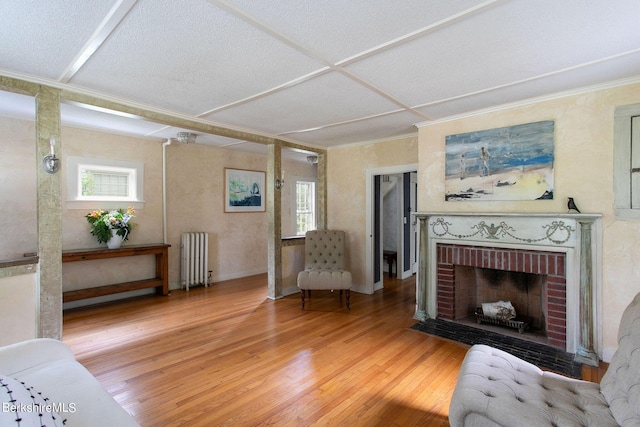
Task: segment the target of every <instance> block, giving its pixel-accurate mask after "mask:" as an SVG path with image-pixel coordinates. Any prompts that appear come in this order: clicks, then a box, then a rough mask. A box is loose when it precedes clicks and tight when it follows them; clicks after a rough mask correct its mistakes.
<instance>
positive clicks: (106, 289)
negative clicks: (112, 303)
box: [62, 278, 169, 302]
mask: <svg viewBox="0 0 640 427" xmlns="http://www.w3.org/2000/svg"><path fill="white" fill-rule="evenodd" d="M147 288H156V293H157V294H159V295H168V293H169V290H168V289H164V281H163V280H162V279H157V278H156V279H145V280H135V281H132V282H124V283H116V284H114V285H105V286H97V287H95V288H87V289H76V290H73V291H66V292H63V293H62V302H71V301H78V300H82V299H87V298H95V297H102V296H105V295H112V294H117V293H120V292H128V291H137V290H139V289H147Z"/></svg>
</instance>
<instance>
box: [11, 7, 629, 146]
mask: <svg viewBox="0 0 640 427" xmlns="http://www.w3.org/2000/svg"><path fill="white" fill-rule="evenodd" d="M0 8H1V10H2V13H1V14H0V75H5V76H8V77H15V78H19V79H24V80H29V81H35V82H40V83H45V84H50V85H52V86H55V87H60V88H66V89H69V90H73V91H77V92H80V93H87V94H91V95H95V96H99V97H105V98H107V99H109V100H114V101H120V102H125V103H129V104H132V105H136V106H142V107H145V108H147V109H150V110H153V111H158V112H162V113H166V114H172V115H176V116H178V117H190V118H193V119H196V120H198V121H203V122H209V123H211V124H214V125H217V126H224V127H229V128H233V129H237V130H242V131H248V132H251V133H255V134H259V135H264V136H274V137H279V138H283V139H287V140H291V141H295V142H299V143H302V144H308V145H310V146H316V147H333V146H339V145H345V144H354V143H359V142H365V141H375V140H383V139H389V138H394V137H400V136H403V135H409V134H415V132H416V128H415V124H416V123H424V122H429V121H436V120H443V119H446V118H450V117H456V116H461V115H464V114H469V113H471V112H475V111H481V110H486V109H489V108H495V107H497V106H500V105H504V104H507V103H513V102H522V101H524V100H527V99H531V98H537V97H543V96H550V95H552V94H555V93H558V92H566V91H572V90H578V89H580V88H584V87H592V86H594V85H601V84H605V83H607V84H611V83H612V82H618V81H628V80H634V79H637V78H638V77H640V26H639V25H638V16H640V1H637V0H590V1H584V0H561V1H559V0H535V1H526V0H511V1H491V0H490V1H479V0H402V1H391V0H351V1H349V0H274V1H257V0H209V1H206V0H181V1H175V0H137V1H136V0H118V1H116V0H56V1H51V0H32V1H28V2H27V1H19V2H17V1H11V0H0ZM0 114H2V115H7V116H12V117H24V116H30V117H33V99H32V98H29V97H24V96H19V95H16V94H11V93H8V92H0ZM62 119H63V123H65V124H69V125H75V126H83V127H90V128H96V129H108V130H111V131H115V132H120V133H125V134H132V135H142V136H147V137H152V138H158V139H159V140H160V139H164V138H169V137H174V136H175V134H176V133H177V132H178V131H181V130H186V129H177V128H175V127H169V126H162V125H158V124H154V123H151V122H146V121H143V120H139V119H135V118H131V117H123V116H113V115H110V114H107V113H105V112H100V111H95V110H91V109H87V108H85V107H84V106H82V105H77V104H73V105H72V104H65V105H63V109H62ZM198 142H199V143H205V144H211V145H216V146H226V147H229V146H232V147H233V148H241V149H247V150H252V151H260V150H261V147H260V146H259V145H258V144H254V143H246V142H243V141H237V140H233V139H230V138H224V137H220V136H215V135H204V134H200V135H199V137H198Z"/></svg>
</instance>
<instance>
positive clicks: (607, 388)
mask: <svg viewBox="0 0 640 427" xmlns="http://www.w3.org/2000/svg"><path fill="white" fill-rule="evenodd" d="M449 422H450V424H451V426H452V427H460V426H474V427H477V426H527V427H531V426H546V427H549V426H598V427H605V426H624V427H631V426H636V427H637V426H640V294H638V295H636V297H635V298H634V300H633V301H632V302H631V304H630V305H629V306H628V307H627V309H626V310H625V312H624V313H623V315H622V320H621V322H620V329H619V331H618V350H617V351H616V353H615V354H614V356H613V358H612V360H611V363H610V365H609V368H608V369H607V373H606V374H605V375H604V377H603V378H602V381H601V382H600V385H598V384H596V383H592V382H587V381H581V380H576V379H572V378H567V377H564V376H562V375H557V374H554V373H551V372H543V371H541V370H540V369H538V368H537V367H536V366H534V365H532V364H530V363H527V362H525V361H523V360H520V359H518V358H516V357H515V356H512V355H511V354H509V353H505V352H503V351H500V350H497V349H494V348H492V347H488V346H485V345H475V346H473V347H471V349H470V350H469V352H468V353H467V356H466V357H465V359H464V361H463V362H462V367H461V368H460V372H459V374H458V383H457V384H456V388H455V390H454V392H453V396H452V397H451V405H450V407H449Z"/></svg>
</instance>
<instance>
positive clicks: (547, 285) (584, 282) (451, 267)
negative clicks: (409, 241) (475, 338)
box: [414, 212, 602, 365]
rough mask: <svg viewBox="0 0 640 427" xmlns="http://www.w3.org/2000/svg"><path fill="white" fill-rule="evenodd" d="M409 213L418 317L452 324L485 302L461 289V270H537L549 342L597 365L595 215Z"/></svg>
mask: <svg viewBox="0 0 640 427" xmlns="http://www.w3.org/2000/svg"><path fill="white" fill-rule="evenodd" d="M414 215H415V216H416V218H417V219H418V221H419V236H420V245H419V269H418V277H417V286H416V314H415V316H414V317H415V318H416V319H418V320H425V319H427V318H440V319H445V320H452V321H453V320H455V319H456V318H458V317H460V316H464V315H467V314H469V311H470V310H472V309H473V308H472V307H473V305H476V304H478V303H479V302H489V301H478V300H477V299H474V298H475V297H474V298H471V295H470V294H472V293H474V292H475V293H477V291H475V290H473V291H472V290H469V289H465V288H464V287H461V286H460V283H459V282H460V277H461V276H462V275H463V273H461V271H462V270H460V267H473V268H478V269H491V270H493V271H502V272H513V273H514V274H521V273H522V274H534V275H538V276H540V277H541V280H542V279H543V280H544V283H543V289H542V290H541V291H540V292H541V293H540V297H541V298H540V300H541V302H540V307H539V310H540V311H541V313H542V314H541V315H540V318H541V319H542V320H541V323H543V324H544V328H545V334H546V336H547V343H548V344H549V345H552V346H554V347H558V348H561V349H564V350H565V351H567V352H569V353H573V354H575V358H576V360H578V361H580V362H581V363H588V364H591V365H595V364H597V361H598V355H599V353H600V352H601V348H602V344H601V343H602V336H601V330H602V321H601V310H602V308H601V302H600V294H601V280H600V277H601V273H600V271H601V264H602V262H601V243H600V242H601V232H600V221H601V216H600V215H592V214H456V213H422V212H418V213H416V214H414ZM500 274H506V273H500ZM456 276H458V277H457V281H458V283H456ZM541 286H542V285H541ZM456 297H457V299H456ZM470 307H471V308H470ZM600 356H601V355H600Z"/></svg>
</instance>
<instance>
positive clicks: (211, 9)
mask: <svg viewBox="0 0 640 427" xmlns="http://www.w3.org/2000/svg"><path fill="white" fill-rule="evenodd" d="M322 66H323V65H322V64H321V63H319V62H318V61H315V60H313V59H311V58H309V57H307V56H305V55H303V54H301V53H299V52H297V51H296V50H294V49H292V48H291V47H289V46H287V45H285V44H283V43H281V42H280V41H277V40H276V39H274V38H272V37H271V36H269V35H268V34H266V33H264V32H262V31H260V30H258V29H256V28H254V27H251V26H250V25H249V24H247V23H245V22H244V21H242V20H240V19H238V18H236V17H234V16H232V15H230V14H229V13H227V12H225V11H224V10H222V9H220V8H218V7H215V6H214V5H212V4H210V3H208V2H203V1H194V0H190V1H180V2H175V1H173V0H139V1H138V3H137V4H136V5H135V6H134V7H133V9H132V10H131V12H130V13H129V15H128V16H127V18H126V19H125V20H124V21H123V22H122V24H121V25H120V26H119V27H118V28H117V29H116V30H115V31H114V33H113V34H112V36H111V37H109V39H107V41H106V42H105V43H104V45H103V46H102V47H101V49H100V50H99V51H98V52H97V53H96V54H95V55H94V56H93V57H92V58H91V60H90V61H89V62H88V63H87V65H86V66H85V67H84V68H82V69H81V70H80V72H79V73H78V74H77V75H76V76H75V77H74V78H73V79H72V80H71V83H73V84H76V85H80V86H86V87H91V88H95V89H97V90H99V91H102V92H106V93H110V94H112V95H115V96H118V97H121V98H125V99H131V100H135V101H138V102H142V103H145V104H149V105H154V106H157V107H160V108H163V109H167V110H170V111H176V112H181V113H189V114H194V115H197V114H200V113H203V112H205V111H209V110H211V109H213V108H215V107H219V106H221V105H225V104H227V103H230V102H234V101H237V100H240V99H243V98H245V97H248V96H251V95H254V94H255V93H259V92H262V91H265V90H268V89H270V88H272V87H273V86H277V85H281V84H283V83H285V82H288V81H289V80H292V79H294V78H297V77H298V76H300V75H303V74H307V73H310V72H312V71H314V70H316V69H318V68H321V67H322ZM245 124H246V123H245Z"/></svg>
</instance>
